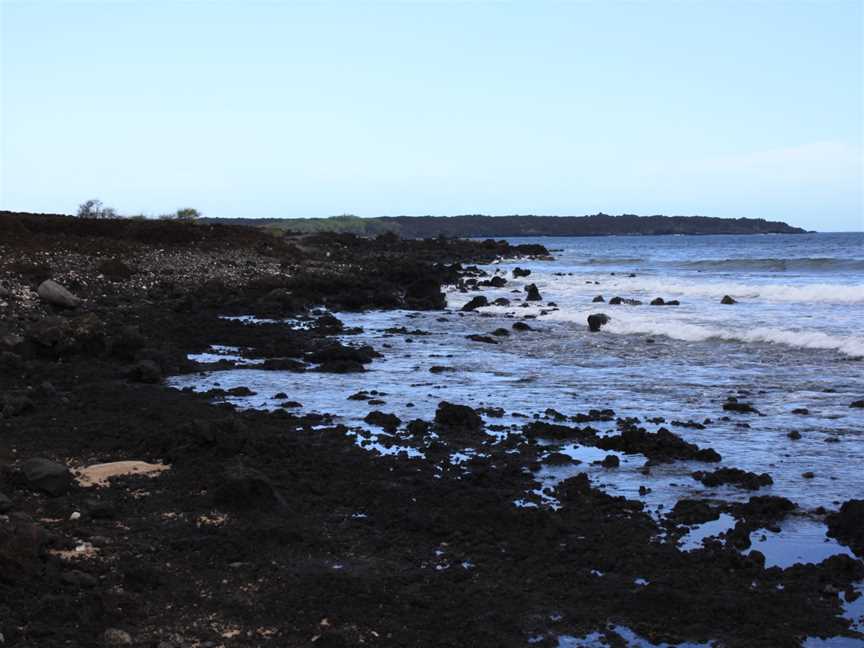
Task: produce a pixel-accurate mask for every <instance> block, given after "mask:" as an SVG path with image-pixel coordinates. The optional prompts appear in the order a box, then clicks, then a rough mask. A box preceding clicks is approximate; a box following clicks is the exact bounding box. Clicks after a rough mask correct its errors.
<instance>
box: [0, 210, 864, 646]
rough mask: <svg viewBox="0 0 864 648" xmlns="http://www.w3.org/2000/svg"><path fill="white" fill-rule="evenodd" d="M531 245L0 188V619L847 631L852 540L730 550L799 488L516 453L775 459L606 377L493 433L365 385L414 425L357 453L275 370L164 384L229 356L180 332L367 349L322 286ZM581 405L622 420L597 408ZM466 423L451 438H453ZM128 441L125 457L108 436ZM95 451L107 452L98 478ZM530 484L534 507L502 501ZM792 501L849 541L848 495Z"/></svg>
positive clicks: (82, 632)
mask: <svg viewBox="0 0 864 648" xmlns="http://www.w3.org/2000/svg"><path fill="white" fill-rule="evenodd" d="M544 255H548V252H547V251H546V250H545V248H542V246H510V245H508V244H507V243H505V242H495V241H459V240H445V239H432V240H424V241H404V240H400V239H399V238H398V237H396V236H393V235H389V234H385V235H382V236H379V237H377V238H375V239H360V238H356V237H354V236H351V235H336V234H317V235H309V236H287V237H275V236H272V235H270V234H267V233H265V232H262V231H260V230H256V229H253V228H246V227H242V226H228V225H195V224H185V223H169V222H137V221H81V220H75V219H68V218H62V217H51V216H37V215H28V214H16V215H10V214H5V215H4V216H3V217H2V219H0V398H2V418H0V645H11V646H33V647H36V646H39V647H42V646H45V647H53V646H70V645H72V646H104V645H135V646H154V647H159V648H172V647H173V648H181V647H183V648H185V647H192V646H260V645H274V646H293V645H315V646H350V645H357V644H360V643H363V644H368V645H381V646H390V645H394V646H395V645H405V646H410V645H416V646H427V645H441V646H468V645H471V646H511V645H512V646H524V645H526V644H527V643H528V642H529V641H531V642H533V645H541V646H543V645H545V646H554V645H556V644H557V640H556V637H557V636H561V635H571V636H583V635H586V634H588V633H592V632H596V631H598V630H599V631H601V633H603V634H605V637H606V640H607V641H608V642H609V644H610V645H626V642H625V640H624V639H623V638H622V637H621V636H620V635H619V634H617V633H616V631H615V630H614V629H611V628H612V625H610V624H614V625H620V626H626V627H628V628H630V629H632V630H633V631H634V632H636V633H638V634H639V635H640V636H642V637H645V638H646V639H649V640H650V641H652V642H661V641H663V642H668V643H676V642H681V641H699V642H707V641H719V642H720V643H721V644H722V645H728V646H797V645H800V644H801V642H802V641H803V639H804V638H805V637H808V636H821V637H830V636H837V635H849V636H854V631H853V630H851V629H850V626H849V623H848V621H847V620H846V619H844V618H843V617H842V616H840V613H841V612H842V602H843V600H844V599H845V600H851V599H852V598H854V597H856V596H858V594H857V592H856V590H855V589H854V588H853V586H854V584H855V583H857V582H859V581H861V580H862V579H864V565H862V563H861V561H860V560H855V559H852V558H850V557H848V556H833V557H831V558H829V559H827V560H825V561H824V562H822V563H820V564H815V565H814V564H802V565H796V566H794V567H791V568H788V569H785V570H782V569H779V568H777V567H768V568H766V566H765V562H764V557H762V558H761V559H760V554H759V552H752V553H750V554H749V555H742V553H741V552H740V551H739V549H740V548H742V547H746V546H748V545H749V535H750V533H751V532H752V531H754V530H756V529H760V528H770V527H771V526H773V525H776V524H777V523H778V522H779V521H781V520H782V519H784V518H785V517H787V516H789V515H793V514H796V513H800V512H797V511H796V506H795V503H794V502H791V501H789V500H786V499H784V498H780V497H772V496H759V495H755V494H754V495H753V496H752V497H751V498H750V499H749V501H747V502H745V503H738V504H723V503H718V502H713V501H707V500H682V501H679V503H678V505H677V506H676V507H675V509H674V510H673V511H672V513H671V514H670V515H669V516H668V518H667V519H666V520H664V521H663V522H658V521H657V520H656V519H654V518H653V517H652V516H650V515H649V514H648V513H647V512H646V511H644V510H643V509H644V507H643V505H642V504H641V503H640V502H637V501H633V500H627V499H625V498H622V497H612V496H610V495H608V494H606V493H604V492H603V491H602V490H600V489H598V488H595V487H593V486H592V484H591V482H590V480H589V479H588V478H587V477H586V476H585V475H579V476H577V477H573V478H571V479H567V480H565V481H563V482H562V483H561V484H560V485H558V486H557V487H556V488H555V489H554V490H552V491H550V492H543V491H541V490H540V489H539V484H538V482H537V481H536V479H535V476H534V473H533V471H534V470H536V469H537V468H538V467H539V466H540V465H542V464H544V463H554V462H561V461H567V460H568V459H567V457H566V455H562V453H560V452H558V450H559V449H560V445H561V444H562V443H564V442H566V441H568V440H569V441H571V442H572V441H573V440H578V441H579V442H580V443H582V444H586V445H592V446H595V447H597V448H600V449H602V450H606V451H616V452H622V453H626V454H631V453H633V454H641V455H644V456H645V457H646V458H647V460H648V461H647V462H646V470H650V467H651V464H652V462H653V463H656V462H666V461H676V460H680V459H684V458H687V459H695V460H698V461H703V462H704V465H705V468H704V470H703V471H701V472H700V474H699V476H698V477H694V478H696V479H700V480H715V481H725V482H727V483H740V484H743V487H744V488H751V487H752V488H753V490H756V489H758V488H759V487H760V485H761V484H763V483H764V482H765V478H766V477H768V476H767V475H755V474H753V473H744V472H743V471H738V472H735V471H734V470H733V471H730V470H729V469H724V470H714V469H713V466H714V464H713V462H715V461H717V460H719V456H715V455H717V453H716V452H714V451H713V450H712V449H710V448H700V447H697V446H694V445H693V444H688V443H686V442H685V441H684V440H683V439H682V438H681V437H679V436H677V435H676V434H674V433H673V432H671V431H668V430H665V431H663V432H657V433H651V432H647V431H646V430H645V429H644V428H643V427H642V426H641V421H639V420H633V419H623V418H620V419H619V418H617V417H616V415H615V413H614V412H611V411H609V410H604V408H603V404H602V403H598V404H597V409H596V410H592V411H591V412H586V413H583V414H581V415H578V416H576V417H572V418H568V417H563V415H560V414H558V413H557V412H555V411H554V410H547V412H546V414H545V416H543V417H540V418H538V419H529V420H527V421H526V424H525V425H524V426H523V428H522V429H521V430H520V431H519V432H518V433H510V434H506V435H501V436H492V435H490V434H487V433H486V432H487V431H496V430H495V429H494V423H493V422H491V421H493V420H494V418H495V412H494V411H491V412H490V411H486V412H481V411H475V410H474V409H472V408H470V407H465V406H463V405H461V404H459V403H447V402H444V401H442V403H441V404H440V405H439V407H438V411H437V412H436V415H435V417H434V419H432V420H420V419H416V420H412V421H400V420H398V419H397V418H395V417H393V416H392V414H388V413H387V411H386V407H384V408H382V409H379V410H375V409H373V410H372V411H370V414H369V417H370V419H369V421H368V422H369V424H370V425H373V426H377V427H380V428H381V429H383V430H385V431H387V432H388V433H390V434H391V435H392V436H393V439H394V441H398V442H399V444H400V445H404V446H406V447H412V448H416V449H417V450H418V452H422V453H423V457H422V458H408V457H406V456H405V455H393V456H380V457H379V456H373V455H370V454H369V453H368V452H366V451H364V450H362V449H361V448H360V447H358V445H357V444H356V443H355V441H354V439H353V438H351V436H349V435H348V434H347V432H348V430H347V429H346V428H345V427H344V426H343V425H340V424H338V423H335V422H334V421H333V417H332V416H328V415H327V414H303V413H302V412H298V410H297V408H296V407H292V403H291V394H290V393H285V394H284V396H285V399H284V400H285V405H284V406H283V407H281V408H278V409H276V410H275V411H272V412H263V411H252V410H238V409H236V408H234V407H233V406H231V405H230V404H227V403H219V402H214V398H216V397H218V396H219V394H214V393H210V394H198V393H193V392H191V391H189V390H187V391H178V390H174V389H169V388H167V387H166V386H165V385H164V384H163V381H164V379H165V377H166V376H170V375H177V374H186V373H195V372H201V371H205V370H207V369H211V368H213V367H214V366H223V367H230V366H233V365H232V363H231V362H230V361H222V364H221V365H217V364H213V363H210V364H205V363H199V362H194V361H191V360H189V359H188V357H187V356H188V354H191V353H204V352H206V351H207V350H208V349H210V348H211V347H212V346H213V345H230V346H232V347H239V348H242V349H244V352H243V355H244V357H245V358H247V359H254V360H256V361H263V365H262V366H263V367H264V368H269V369H273V370H279V371H294V372H296V373H297V374H298V379H302V375H301V374H302V373H304V372H313V371H323V372H357V373H360V372H363V371H364V367H366V366H368V365H369V364H370V363H374V362H375V361H376V357H377V356H378V355H379V354H381V353H386V349H373V348H371V347H362V346H356V345H353V346H352V345H349V344H345V343H343V342H342V341H339V340H337V339H336V337H337V336H340V335H341V334H343V333H345V329H344V326H343V324H342V322H340V321H339V319H338V318H337V317H334V316H333V315H332V314H330V313H329V312H328V311H336V312H338V311H359V310H366V309H392V308H404V309H410V310H439V309H444V308H445V306H446V300H445V298H444V295H443V294H442V292H441V288H442V286H443V285H450V284H459V283H460V282H461V285H463V286H465V289H466V290H471V291H475V290H477V291H478V299H480V298H482V288H483V287H484V286H483V282H484V281H486V282H489V283H490V285H494V284H491V282H492V280H493V279H489V278H484V277H483V276H482V274H481V273H478V272H477V271H476V270H472V269H471V268H470V266H469V265H468V264H475V263H485V262H489V261H492V260H494V259H496V258H501V257H508V258H514V257H521V256H526V257H538V256H539V257H542V256H544ZM46 281H54V282H56V283H57V284H58V285H59V286H62V287H63V288H65V289H67V290H68V291H70V293H71V294H72V295H73V296H74V297H75V298H76V300H80V302H78V301H74V302H68V299H66V298H65V297H64V298H62V299H59V300H58V299H57V298H56V292H55V293H51V292H50V290H53V288H52V287H51V285H50V284H49V285H48V287H47V288H46V287H45V282H46ZM40 287H42V288H43V290H42V294H41V296H40V291H39V288H40ZM49 289H50V290H49ZM535 290H536V287H535ZM52 294H53V295H54V296H53V297H52ZM537 297H538V299H539V294H538V295H537ZM514 299H515V298H514ZM526 299H527V300H532V299H533V295H532V294H531V293H530V292H529V293H528V294H527V296H526ZM64 301H66V302H67V303H66V305H65V306H64V305H53V304H52V303H51V302H54V303H58V304H62V303H63V302H64ZM478 303H479V302H478ZM475 307H476V306H475ZM467 310H468V311H470V310H472V309H471V308H469V309H467ZM231 315H234V316H246V315H254V316H256V317H259V318H265V322H264V323H258V324H255V325H254V326H252V325H249V324H248V323H247V322H245V321H244V320H242V319H226V318H225V317H224V316H231ZM266 318H271V319H273V320H277V321H273V322H270V323H268V322H267V321H266ZM286 319H290V320H292V321H293V322H294V324H293V325H288V324H286V323H283V322H281V320H286ZM517 324H522V325H524V326H529V325H528V324H526V323H524V322H521V321H520V322H518V323H517ZM513 328H514V329H515V331H514V334H515V333H518V331H519V329H518V328H516V326H515V325H514V327H513ZM598 328H599V326H598ZM504 332H505V333H508V332H507V331H506V330H505V331H504ZM404 333H409V332H408V331H405V332H404ZM412 334H414V335H418V334H422V332H413V333H412ZM490 335H491V337H490V336H480V337H488V338H489V340H491V341H492V342H495V336H497V335H498V333H497V331H496V332H493V333H492V334H490ZM502 335H503V334H502ZM478 341H480V342H485V341H486V340H478ZM374 390H375V385H374V384H371V383H370V384H369V386H368V390H367V391H366V393H361V394H359V395H358V398H365V399H367V400H374V399H375V396H376V394H375V392H374ZM217 400H218V399H217ZM500 406H505V407H506V403H501V404H500ZM331 414H334V415H335V414H338V412H332V413H331ZM681 416H682V419H684V420H688V421H689V417H687V415H686V413H682V415H681ZM394 419H395V420H394ZM598 422H606V423H611V424H613V425H614V426H615V427H616V428H617V430H618V432H617V434H615V435H612V436H608V435H607V436H600V435H598V434H597V430H596V429H594V428H592V424H595V425H596V424H597V423H598ZM682 425H684V424H682ZM466 450H469V451H472V454H473V456H472V457H471V458H470V459H469V460H467V461H466V462H464V463H461V464H459V465H453V464H451V463H450V462H448V461H446V458H447V457H449V456H450V455H451V454H452V453H454V452H465V451H466ZM609 456H610V457H612V459H616V457H615V455H609ZM612 459H610V460H609V466H608V468H609V469H614V468H615V466H614V465H613V464H614V461H612ZM129 461H134V462H142V463H136V464H120V465H116V464H115V463H114V462H129ZM604 461H606V460H604ZM105 464H108V466H106V465H105ZM604 465H606V464H604ZM94 466H96V467H97V468H94ZM94 474H95V475H103V476H104V475H108V476H105V477H104V479H102V481H101V482H100V483H97V484H95V485H94V483H93V482H94V478H93V475H94ZM111 474H114V475H115V476H110V475H111ZM694 475H695V473H694ZM768 479H770V477H768ZM97 481H98V480H97ZM532 492H533V493H534V496H533V499H532V501H530V502H526V503H527V504H531V505H532V506H521V507H517V506H514V504H513V502H514V500H517V499H519V498H521V497H523V496H524V494H525V493H532ZM550 502H554V505H550ZM721 514H728V515H732V516H734V518H735V520H736V523H735V527H734V529H732V530H731V531H730V532H729V533H728V534H727V536H726V537H727V542H725V543H723V542H719V541H710V542H708V543H706V545H705V546H704V547H702V548H699V549H697V550H694V551H682V550H681V549H679V548H678V547H677V546H676V544H675V539H676V538H679V537H681V536H682V535H683V534H684V533H686V531H687V529H688V525H693V524H699V523H704V522H707V521H710V520H715V519H717V518H718V517H719V516H720V515H721ZM815 514H822V515H827V520H828V524H829V528H830V529H831V533H832V534H833V535H834V536H835V537H837V538H838V539H840V540H842V541H843V542H845V543H846V544H848V545H849V546H850V547H852V549H853V550H854V551H855V552H856V555H857V556H858V557H859V558H860V557H861V556H862V555H864V537H862V528H864V523H862V522H864V503H862V502H861V501H860V500H850V501H849V502H846V503H845V504H843V506H842V507H841V508H840V509H839V510H838V511H836V512H833V513H829V512H827V511H822V512H817V513H815ZM598 574H599V575H598Z"/></svg>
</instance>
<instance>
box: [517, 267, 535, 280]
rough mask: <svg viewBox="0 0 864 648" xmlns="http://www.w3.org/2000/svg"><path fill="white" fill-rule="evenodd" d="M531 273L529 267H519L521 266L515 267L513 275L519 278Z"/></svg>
mask: <svg viewBox="0 0 864 648" xmlns="http://www.w3.org/2000/svg"><path fill="white" fill-rule="evenodd" d="M530 274H531V271H530V270H529V269H528V268H519V267H516V268H513V276H514V277H515V278H517V279H518V278H519V277H527V276H529V275H530Z"/></svg>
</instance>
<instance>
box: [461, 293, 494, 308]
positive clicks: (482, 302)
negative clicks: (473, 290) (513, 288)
mask: <svg viewBox="0 0 864 648" xmlns="http://www.w3.org/2000/svg"><path fill="white" fill-rule="evenodd" d="M488 305H489V300H488V299H486V298H485V297H484V296H483V295H478V296H477V297H474V298H472V299H471V301H469V302H468V303H467V304H465V305H464V306H463V307H462V308H461V310H463V311H465V312H468V311H473V310H475V309H477V308H480V307H482V306H488Z"/></svg>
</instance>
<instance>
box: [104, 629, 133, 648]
mask: <svg viewBox="0 0 864 648" xmlns="http://www.w3.org/2000/svg"><path fill="white" fill-rule="evenodd" d="M102 641H103V643H104V644H105V645H106V646H131V645H132V635H130V634H129V633H128V632H126V631H124V630H118V629H117V628H108V629H107V630H106V631H105V633H104V634H103V635H102Z"/></svg>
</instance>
